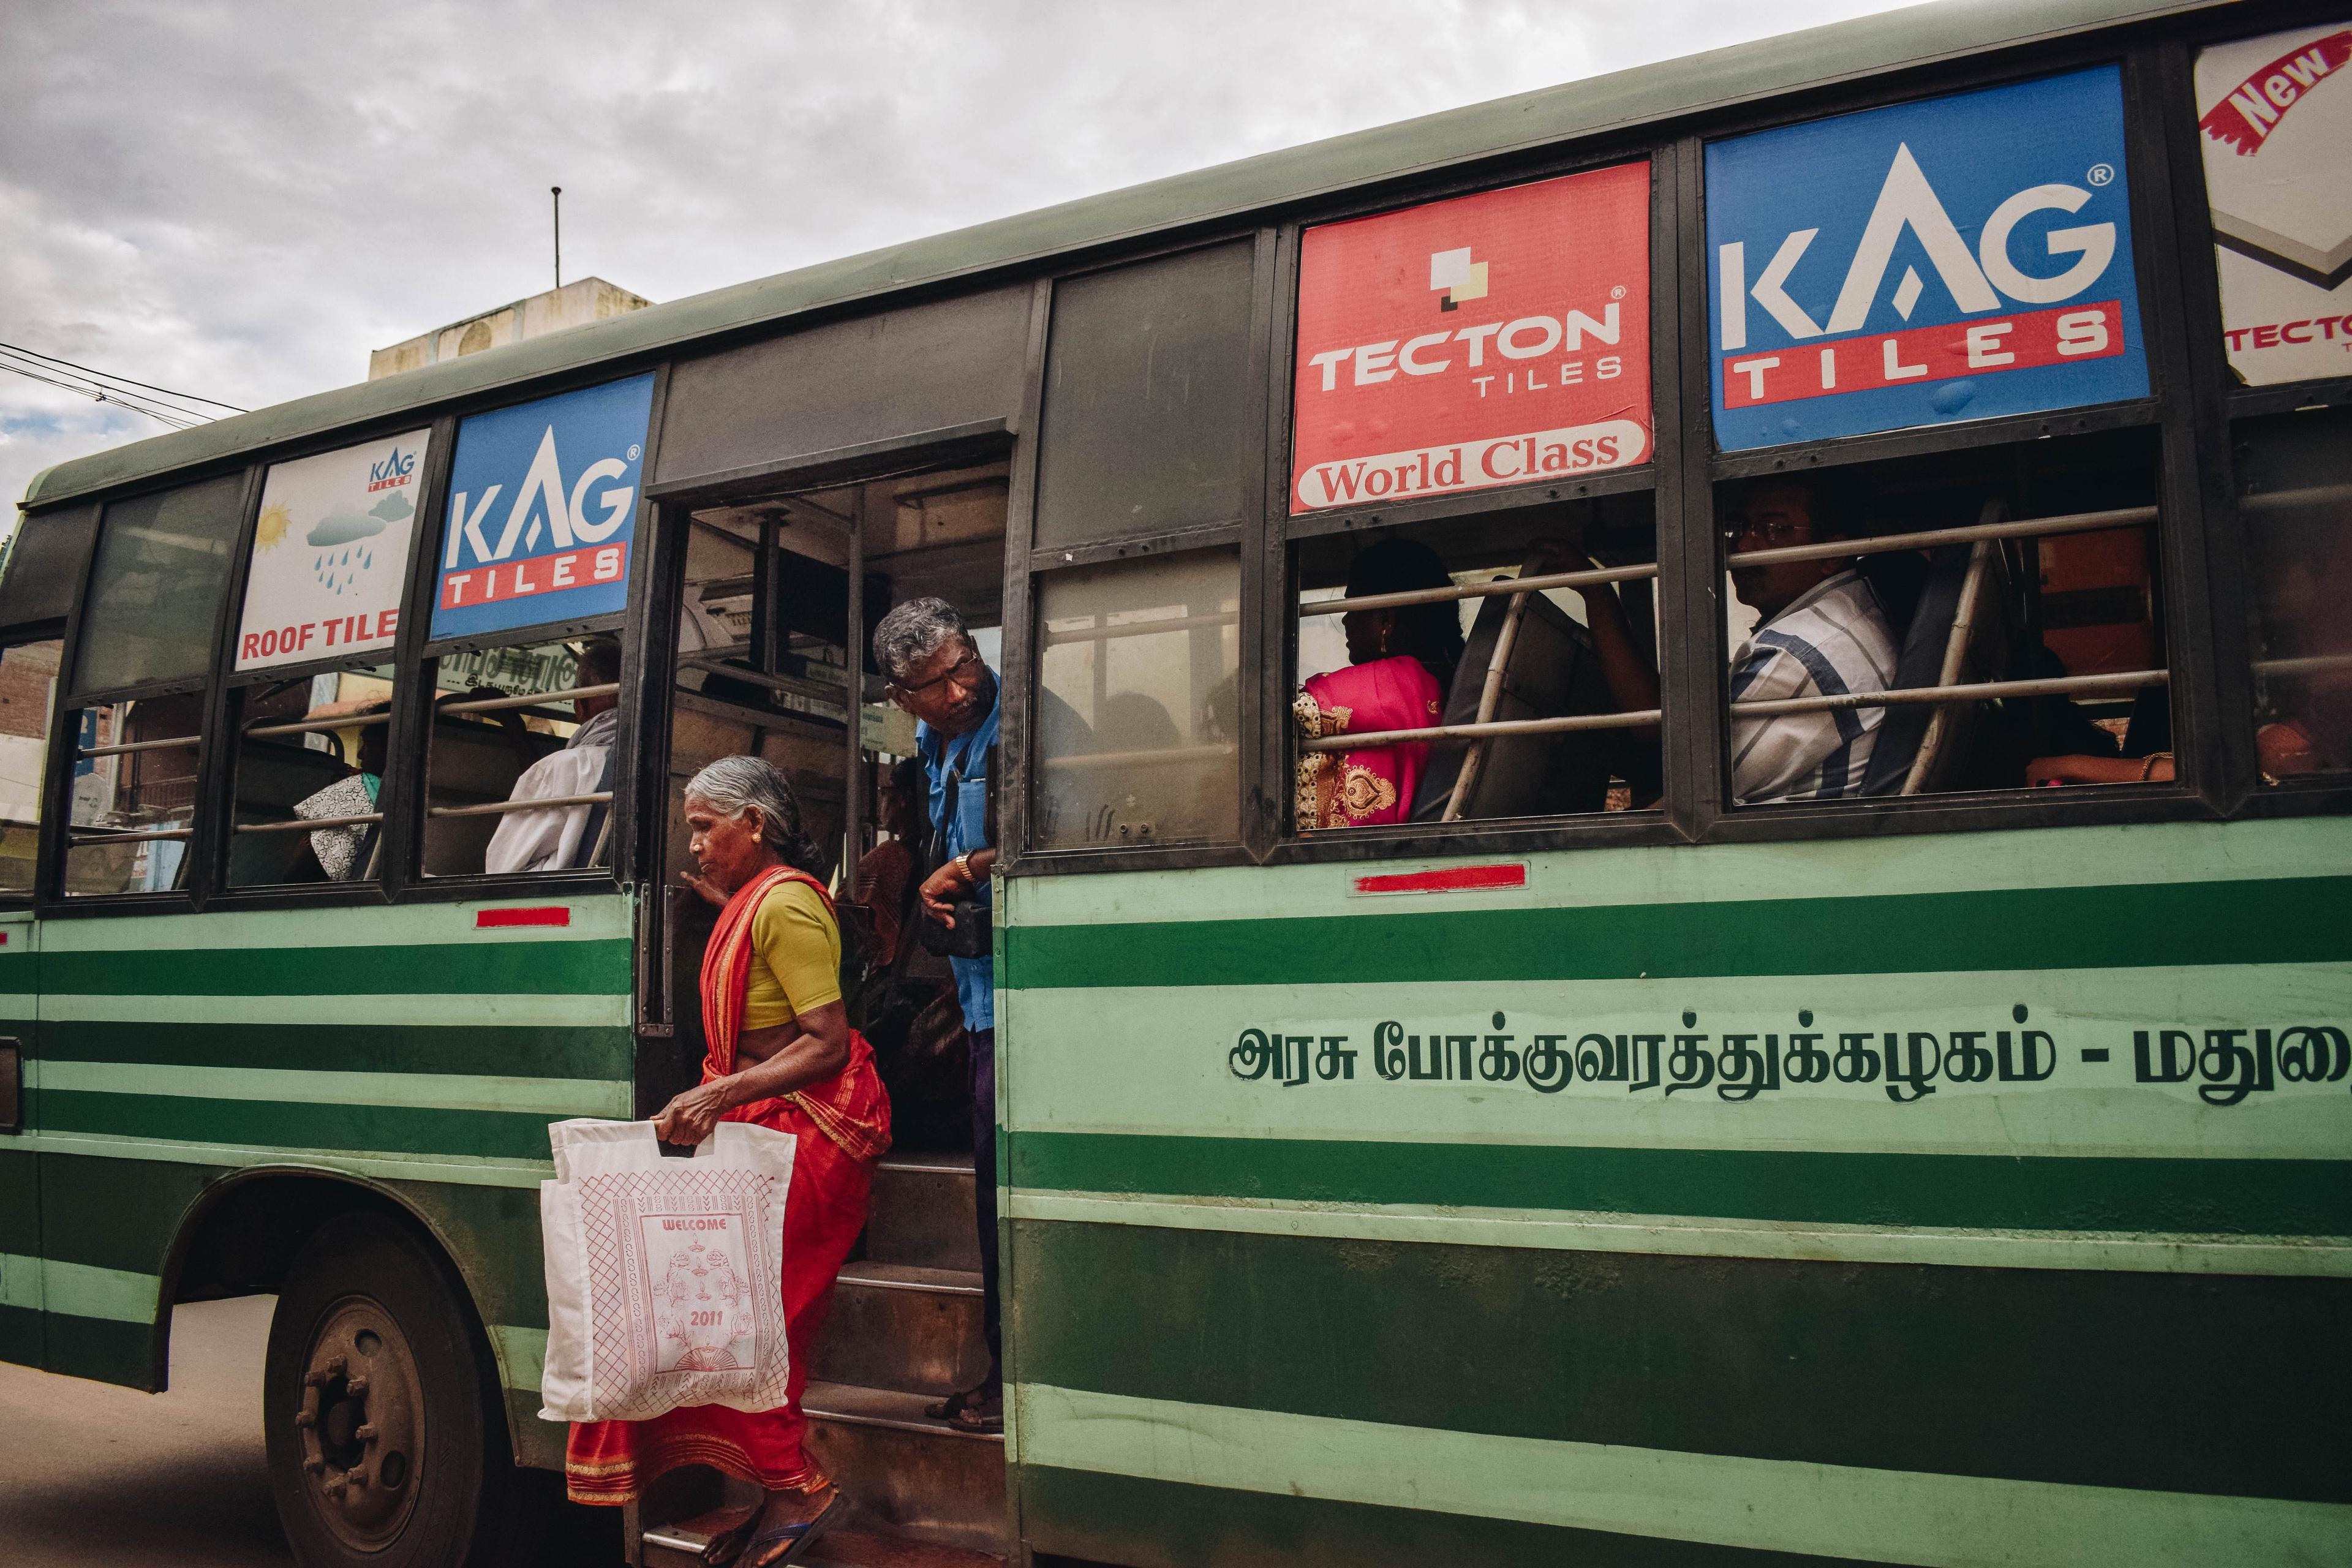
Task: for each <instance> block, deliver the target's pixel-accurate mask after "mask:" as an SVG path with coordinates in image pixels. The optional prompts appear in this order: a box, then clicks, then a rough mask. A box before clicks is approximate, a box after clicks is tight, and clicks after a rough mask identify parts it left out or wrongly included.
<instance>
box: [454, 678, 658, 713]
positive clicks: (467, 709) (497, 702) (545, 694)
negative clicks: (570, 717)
mask: <svg viewBox="0 0 2352 1568" xmlns="http://www.w3.org/2000/svg"><path fill="white" fill-rule="evenodd" d="M620 693H621V684H620V682H619V681H609V682H607V683H606V684H604V685H603V686H574V687H571V688H569V689H565V690H562V691H541V692H537V693H535V694H533V695H531V696H529V697H483V698H478V699H476V700H473V701H471V702H443V703H440V704H438V705H436V708H435V709H434V711H436V713H494V712H498V711H499V710H503V709H508V708H536V707H538V706H539V705H540V704H541V703H542V702H568V701H571V700H573V699H575V698H581V697H617V696H619V695H620Z"/></svg>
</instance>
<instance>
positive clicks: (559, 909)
mask: <svg viewBox="0 0 2352 1568" xmlns="http://www.w3.org/2000/svg"><path fill="white" fill-rule="evenodd" d="M571 923H572V909H571V906H570V905H568V904H545V905H541V907H539V908H537V909H530V910H478V911H476V913H475V915H474V929H475V930H476V931H496V930H498V929H499V927H501V926H568V925H570V924H571Z"/></svg>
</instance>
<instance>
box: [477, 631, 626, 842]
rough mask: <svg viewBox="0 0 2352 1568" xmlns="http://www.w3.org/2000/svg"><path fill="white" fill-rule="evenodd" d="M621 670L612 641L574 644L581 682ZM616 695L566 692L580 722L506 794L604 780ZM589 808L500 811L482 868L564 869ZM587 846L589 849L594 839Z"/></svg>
mask: <svg viewBox="0 0 2352 1568" xmlns="http://www.w3.org/2000/svg"><path fill="white" fill-rule="evenodd" d="M620 678H621V649H620V647H619V645H618V644H615V643H612V642H606V641H604V640H601V639H599V640H597V641H593V642H591V643H590V644H589V645H588V646H587V647H584V648H583V649H581V650H580V663H579V668H578V673H577V674H575V675H574V676H573V677H572V679H573V680H574V682H575V683H577V684H578V685H581V686H609V685H611V684H612V683H613V682H614V681H616V680H618V679H620ZM619 707H620V704H619V701H618V700H617V699H616V698H614V697H611V696H604V697H578V698H574V699H572V712H573V713H574V714H576V715H577V716H578V717H579V719H580V727H579V728H578V729H577V730H574V731H572V738H571V739H570V740H569V741H567V742H564V744H563V750H562V751H560V752H550V753H549V754H548V755H546V756H544V757H541V758H540V759H539V761H537V762H535V763H531V765H530V767H528V768H526V769H524V770H523V773H522V776H521V777H520V778H518V779H517V780H515V783H514V788H513V790H512V791H511V792H509V794H508V795H507V798H508V799H509V800H560V799H562V797H564V796H566V795H593V794H595V793H596V792H597V791H598V790H600V789H608V788H610V787H611V785H610V784H609V783H608V782H607V781H608V778H609V775H608V774H607V773H606V772H605V764H606V763H607V762H608V761H609V760H610V759H611V757H612V752H613V735H614V731H615V729H617V728H618V726H619V723H620V713H619ZM594 809H595V808H594V807H593V806H589V805H565V806H553V807H550V808H549V809H547V810H545V811H510V812H508V813H507V814H506V815H505V816H501V817H499V828H498V831H497V832H496V833H494V834H492V835H491V836H490V845H489V848H488V850H487V851H485V852H484V854H483V856H482V869H483V870H485V871H497V872H512V871H567V870H570V869H572V868H573V867H575V866H578V865H580V864H581V863H582V847H581V843H580V840H581V839H582V837H584V836H585V834H586V832H587V828H588V818H589V816H590V815H591V814H592V813H593V810H594ZM588 848H589V849H590V850H591V851H592V852H593V848H594V846H593V845H591V846H589V847H588Z"/></svg>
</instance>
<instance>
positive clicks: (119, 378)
mask: <svg viewBox="0 0 2352 1568" xmlns="http://www.w3.org/2000/svg"><path fill="white" fill-rule="evenodd" d="M0 349H6V350H8V351H9V352H10V353H19V354H23V355H25V356H26V358H28V359H37V360H47V362H48V363H51V364H55V365H63V366H64V367H65V368H66V369H68V370H71V371H79V372H80V373H81V374H83V375H86V376H89V377H90V378H91V379H93V380H96V381H102V382H103V381H115V382H121V384H123V385H125V386H135V387H138V388H139V389H140V390H141V391H142V392H160V393H162V394H163V395H165V396H167V397H179V398H185V399H186V400H187V401H188V402H191V403H208V404H210V405H213V406H214V407H215V408H226V409H227V410H228V411H229V412H230V413H232V414H250V413H252V412H253V410H252V409H250V408H239V407H238V406H237V405H236V404H234V403H223V402H222V401H221V400H220V399H219V398H217V397H200V396H198V395H196V394H194V393H193V392H174V391H173V390H172V389H171V388H170V387H168V386H156V385H154V384H152V383H149V382H144V381H133V380H131V378H130V377H129V376H127V375H110V374H108V373H106V372H105V371H102V370H92V369H90V368H89V366H88V365H86V364H76V363H74V362H73V361H71V360H69V359H59V358H58V357H57V356H56V355H54V354H45V353H36V352H35V351H33V350H31V349H27V348H19V347H18V346H17V345H16V344H15V343H0ZM201 417H204V418H212V417H214V416H211V415H205V416H201Z"/></svg>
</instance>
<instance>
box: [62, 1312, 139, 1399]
mask: <svg viewBox="0 0 2352 1568" xmlns="http://www.w3.org/2000/svg"><path fill="white" fill-rule="evenodd" d="M41 1335H42V1339H43V1341H44V1345H43V1347H42V1364H43V1365H44V1366H46V1367H47V1368H48V1370H49V1371H51V1372H54V1373H58V1375H59V1376H61V1377H87V1378H89V1379H91V1380H92V1381H93V1382H97V1383H113V1384H121V1385H122V1386H123V1387H125V1388H137V1389H142V1390H145V1391H147V1392H149V1393H152V1392H154V1390H155V1387H156V1372H157V1368H156V1365H155V1326H154V1324H152V1323H126V1322H121V1321H118V1320H115V1319H111V1318H77V1317H74V1316H72V1315H70V1314H68V1313H64V1312H44V1313H42V1314H41Z"/></svg>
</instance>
